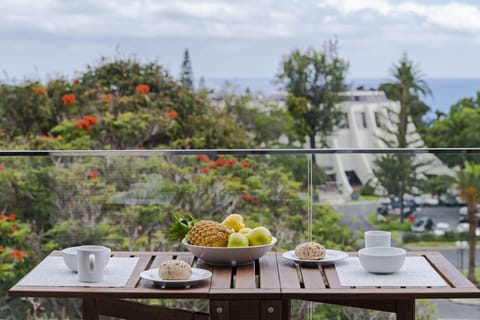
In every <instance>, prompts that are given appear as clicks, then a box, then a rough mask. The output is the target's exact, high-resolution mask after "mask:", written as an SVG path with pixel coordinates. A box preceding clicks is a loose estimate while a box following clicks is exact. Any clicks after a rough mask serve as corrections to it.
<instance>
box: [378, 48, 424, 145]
mask: <svg viewBox="0 0 480 320" xmlns="http://www.w3.org/2000/svg"><path fill="white" fill-rule="evenodd" d="M391 74H392V76H393V78H394V79H393V81H392V82H391V83H385V84H382V85H381V86H380V88H382V89H383V90H384V91H385V93H386V94H387V95H388V97H389V98H390V99H393V100H397V101H399V102H400V112H399V124H398V147H399V148H406V147H408V142H407V127H408V118H409V117H411V118H412V120H414V124H417V123H416V122H415V121H419V119H421V116H422V115H424V114H426V113H427V112H428V110H429V108H428V106H426V105H425V104H424V103H423V102H422V101H421V100H420V94H421V95H423V96H424V97H427V96H429V95H431V94H432V91H431V90H430V88H429V86H428V84H427V82H426V81H425V80H424V79H423V73H422V72H421V70H420V68H419V67H418V66H417V65H415V64H414V62H413V61H412V60H409V59H408V56H407V54H406V53H404V54H403V56H402V57H401V58H400V61H399V62H398V64H394V65H393V67H392V69H391ZM414 116H415V117H414Z"/></svg>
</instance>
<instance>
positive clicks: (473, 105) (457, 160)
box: [424, 91, 480, 167]
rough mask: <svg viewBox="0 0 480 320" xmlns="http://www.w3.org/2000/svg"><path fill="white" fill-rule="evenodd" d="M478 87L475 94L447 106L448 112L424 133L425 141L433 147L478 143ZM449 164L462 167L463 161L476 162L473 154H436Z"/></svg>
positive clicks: (479, 115)
mask: <svg viewBox="0 0 480 320" xmlns="http://www.w3.org/2000/svg"><path fill="white" fill-rule="evenodd" d="M479 133H480V91H479V92H477V96H476V97H474V98H464V99H460V100H459V101H458V102H456V103H455V104H454V105H452V106H451V107H450V111H449V112H448V114H439V115H438V119H437V120H436V121H434V122H433V124H432V125H431V127H430V128H429V129H428V130H427V131H426V134H425V135H424V139H425V143H426V144H427V145H428V146H429V147H432V148H468V147H472V146H478V145H480V134H479ZM438 157H439V158H440V159H441V160H442V161H444V162H445V163H446V164H448V165H449V166H460V167H463V166H464V164H465V162H466V161H468V162H472V163H473V162H475V163H478V162H479V160H478V157H477V156H476V155H471V154H465V153H458V154H439V155H438Z"/></svg>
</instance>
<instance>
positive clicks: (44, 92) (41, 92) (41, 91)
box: [35, 87, 47, 94]
mask: <svg viewBox="0 0 480 320" xmlns="http://www.w3.org/2000/svg"><path fill="white" fill-rule="evenodd" d="M35 93H36V94H47V89H45V88H44V87H38V88H35Z"/></svg>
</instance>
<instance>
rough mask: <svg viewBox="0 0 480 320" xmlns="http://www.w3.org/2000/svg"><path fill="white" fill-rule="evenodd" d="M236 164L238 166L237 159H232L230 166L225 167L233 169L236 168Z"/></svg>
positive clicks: (229, 162)
mask: <svg viewBox="0 0 480 320" xmlns="http://www.w3.org/2000/svg"><path fill="white" fill-rule="evenodd" d="M236 164H237V159H235V158H232V159H230V161H228V164H226V165H225V166H227V167H230V168H233V167H235V165H236Z"/></svg>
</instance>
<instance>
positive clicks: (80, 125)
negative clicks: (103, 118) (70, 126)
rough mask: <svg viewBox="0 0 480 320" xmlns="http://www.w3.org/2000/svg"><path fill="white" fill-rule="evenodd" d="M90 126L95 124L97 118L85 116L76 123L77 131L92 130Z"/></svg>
mask: <svg viewBox="0 0 480 320" xmlns="http://www.w3.org/2000/svg"><path fill="white" fill-rule="evenodd" d="M92 124H97V118H95V117H93V116H85V117H83V119H82V120H78V121H77V129H78V130H82V129H87V130H92Z"/></svg>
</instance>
